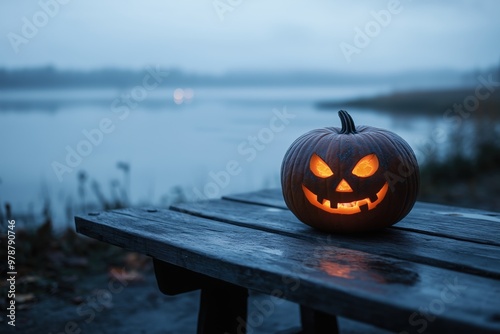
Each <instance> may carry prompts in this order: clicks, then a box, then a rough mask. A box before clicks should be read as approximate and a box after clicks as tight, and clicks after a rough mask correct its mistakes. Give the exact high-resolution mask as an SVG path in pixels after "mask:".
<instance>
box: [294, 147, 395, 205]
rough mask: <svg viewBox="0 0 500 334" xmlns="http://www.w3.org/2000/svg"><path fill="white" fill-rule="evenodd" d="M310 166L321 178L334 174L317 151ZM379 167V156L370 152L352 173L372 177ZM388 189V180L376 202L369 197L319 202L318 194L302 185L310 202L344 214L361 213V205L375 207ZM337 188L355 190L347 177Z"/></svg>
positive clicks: (340, 190) (342, 190)
mask: <svg viewBox="0 0 500 334" xmlns="http://www.w3.org/2000/svg"><path fill="white" fill-rule="evenodd" d="M309 168H310V169H311V172H313V174H314V175H316V176H317V177H320V178H327V177H330V176H332V175H333V172H332V170H331V168H330V167H329V166H328V164H327V163H326V162H325V161H323V159H321V158H320V157H319V156H318V155H317V154H315V153H313V155H312V156H311V159H310V161H309ZM378 168H379V162H378V158H377V156H376V155H375V154H368V155H366V156H365V157H363V158H362V159H361V160H359V161H358V163H357V164H356V166H354V168H353V170H352V173H353V174H354V175H356V176H358V177H370V176H372V175H373V174H375V172H376V171H377V170H378ZM388 189H389V184H388V183H387V182H386V183H385V184H384V185H383V186H382V188H380V190H379V191H378V192H377V199H376V200H375V201H374V202H372V201H371V200H370V199H369V198H368V197H367V198H363V199H360V200H356V201H352V202H348V203H331V201H330V200H327V199H323V201H322V202H321V203H320V202H318V196H317V195H316V194H315V193H313V192H312V191H310V190H309V189H307V187H306V186H304V185H302V191H303V192H304V195H305V196H306V198H307V200H308V201H309V203H311V204H312V205H314V206H315V207H317V208H319V209H321V210H323V211H326V212H329V213H337V214H343V215H351V214H355V213H359V212H361V207H362V206H363V205H367V207H368V210H372V209H374V208H375V207H376V206H377V205H378V204H379V203H380V202H382V200H383V199H384V197H385V195H386V194H387V190H388ZM335 190H336V191H337V192H353V189H352V188H351V186H350V185H349V183H347V181H346V180H345V179H342V180H341V181H340V183H339V184H338V186H337V188H336V189H335Z"/></svg>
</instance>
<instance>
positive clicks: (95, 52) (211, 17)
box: [0, 0, 500, 73]
mask: <svg viewBox="0 0 500 334" xmlns="http://www.w3.org/2000/svg"><path fill="white" fill-rule="evenodd" d="M58 1H59V2H60V3H64V4H60V3H59V2H58ZM389 2H390V1H368V0H366V1H356V2H354V1H348V0H343V1H327V0H318V1H285V0H280V1H264V0H252V1H250V0H246V1H245V0H221V1H217V0H216V1H213V0H199V1H166V0H145V1H131V0H107V1H105V2H102V1H96V0H87V1H77V0H41V1H22V2H20V1H2V2H1V4H0V22H1V27H0V36H1V38H0V67H16V68H18V67H31V66H45V65H54V66H56V67H59V68H63V69H64V68H71V69H94V68H102V67H120V68H134V69H142V68H143V67H144V66H145V65H148V64H159V65H161V66H164V67H179V68H181V69H184V70H187V71H202V72H208V73H223V72H226V71H230V70H240V69H246V70H254V69H258V70H291V69H294V70H297V69H304V70H321V71H343V72H350V71H355V72H364V71H368V72H377V71H390V72H397V71H400V70H415V69H417V70H418V69H441V68H446V69H459V70H468V69H474V68H484V67H488V66H492V65H497V64H498V63H499V62H500V39H499V37H500V20H499V19H498V17H499V14H500V1H494V0H491V1H472V0H471V1H464V0H462V1H431V0H420V1H419V0H413V1H411V0H401V1H400V4H399V6H397V9H398V10H397V13H395V14H394V13H393V14H391V17H390V19H389V21H388V23H387V22H384V24H385V25H386V26H383V25H381V24H380V23H377V22H376V20H375V18H374V16H373V13H372V12H373V11H374V12H376V13H379V12H380V10H384V11H387V10H388V3H389ZM42 4H45V5H42ZM54 4H57V6H54ZM231 4H232V5H231ZM215 5H217V6H215ZM43 7H45V10H44V9H43ZM216 7H217V8H218V9H217V8H216ZM47 8H49V9H47ZM42 11H43V12H42ZM44 12H48V14H44ZM389 13H390V12H389ZM36 20H38V21H37V22H38V25H39V26H40V27H38V28H36V29H38V31H36V32H34V33H33V31H29V32H30V34H31V35H33V36H29V38H27V37H26V36H24V35H23V31H22V30H23V26H25V25H26V24H27V23H26V22H29V23H28V25H29V24H34V23H36V22H34V21H36ZM372 21H373V22H372ZM370 22H372V23H370ZM370 24H371V26H372V29H375V30H374V32H373V31H372V35H373V37H370V38H369V39H370V40H369V44H368V45H367V46H363V47H357V50H358V51H359V52H358V53H353V54H351V57H350V60H351V61H350V62H348V61H347V60H346V58H345V57H344V54H343V52H342V50H341V47H340V45H341V44H342V43H344V46H345V45H347V44H349V45H351V46H353V47H356V44H355V40H354V39H355V36H356V34H357V33H356V29H357V28H359V29H360V30H361V31H364V32H365V31H366V30H365V28H366V27H367V25H368V26H370ZM376 25H378V26H379V28H380V29H379V31H376ZM35 27H36V26H35ZM24 30H26V28H25V29H24ZM28 30H29V29H28ZM13 36H15V37H13ZM18 37H21V40H23V42H22V43H20V42H19V39H18ZM13 38H14V39H15V40H16V41H17V42H16V43H18V44H17V46H16V47H15V48H17V51H18V53H16V52H15V50H14V49H15V48H13V47H12V40H13ZM365 42H366V41H365Z"/></svg>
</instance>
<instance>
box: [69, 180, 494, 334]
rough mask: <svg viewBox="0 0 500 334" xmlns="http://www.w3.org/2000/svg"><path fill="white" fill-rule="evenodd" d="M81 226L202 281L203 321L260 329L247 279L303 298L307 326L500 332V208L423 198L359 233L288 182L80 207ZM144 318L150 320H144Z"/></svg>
mask: <svg viewBox="0 0 500 334" xmlns="http://www.w3.org/2000/svg"><path fill="white" fill-rule="evenodd" d="M75 221H76V229H77V231H78V232H79V233H82V234H84V235H87V236H89V237H92V238H95V239H98V240H102V241H105V242H108V243H111V244H114V245H117V246H120V247H123V248H126V249H128V250H131V251H136V252H139V253H142V254H146V255H149V256H151V257H152V258H153V259H154V264H155V273H156V278H157V281H158V285H159V288H160V290H161V291H162V292H163V293H166V294H177V293H182V292H186V291H191V290H195V289H201V290H202V294H201V306H200V312H199V317H198V333H226V332H227V333H245V330H246V331H247V332H248V333H258V323H259V321H257V320H255V319H250V318H249V319H247V296H248V290H254V291H258V292H261V293H264V294H268V295H269V299H268V300H266V302H267V303H264V306H262V308H263V310H262V313H263V314H265V313H266V312H267V315H266V316H272V311H273V310H274V306H275V304H278V303H277V302H278V300H279V298H283V299H287V300H289V301H292V302H295V303H297V304H299V305H301V320H302V326H303V332H304V333H335V332H336V330H337V321H336V316H340V317H345V318H350V319H353V320H357V321H360V322H365V323H369V324H372V325H374V326H377V327H380V328H384V329H387V330H388V331H390V332H393V333H423V332H425V333H500V214H499V213H494V212H486V211H480V210H473V209H465V208H457V207H450V206H443V205H437V204H430V203H422V202H417V203H416V204H415V207H414V208H413V210H412V211H411V213H410V214H409V215H408V216H407V217H406V218H404V219H403V220H402V221H401V222H399V223H398V224H396V225H394V226H393V227H390V228H387V229H385V230H382V231H379V232H376V233H369V234H359V235H338V234H326V233H323V232H320V231H317V230H315V229H312V228H311V227H309V226H307V225H305V224H303V223H301V222H300V221H298V220H297V218H295V216H294V215H293V214H292V213H291V212H290V211H289V210H288V209H287V208H286V206H285V203H284V201H283V199H282V195H281V191H280V190H279V189H274V190H262V191H258V192H252V193H246V194H238V195H233V196H226V197H223V198H222V199H216V200H206V201H200V202H193V203H189V202H188V203H182V204H176V205H174V206H172V207H171V208H169V209H160V208H129V209H121V210H114V211H109V212H100V213H90V214H89V215H85V216H78V217H76V218H75ZM145 327H147V324H145Z"/></svg>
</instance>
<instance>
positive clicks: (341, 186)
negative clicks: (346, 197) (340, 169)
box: [335, 179, 353, 193]
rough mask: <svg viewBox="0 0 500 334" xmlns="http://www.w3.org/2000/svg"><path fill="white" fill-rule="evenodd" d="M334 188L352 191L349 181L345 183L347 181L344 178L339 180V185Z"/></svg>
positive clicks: (343, 191) (346, 191) (340, 190)
mask: <svg viewBox="0 0 500 334" xmlns="http://www.w3.org/2000/svg"><path fill="white" fill-rule="evenodd" d="M335 190H336V191H338V192H341V193H351V192H352V191H353V190H352V188H351V186H350V185H349V183H347V181H346V180H344V179H342V181H340V183H339V185H338V186H337V188H336V189H335Z"/></svg>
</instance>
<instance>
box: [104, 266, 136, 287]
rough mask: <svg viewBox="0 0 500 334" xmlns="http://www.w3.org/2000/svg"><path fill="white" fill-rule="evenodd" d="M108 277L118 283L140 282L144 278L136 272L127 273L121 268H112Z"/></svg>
mask: <svg viewBox="0 0 500 334" xmlns="http://www.w3.org/2000/svg"><path fill="white" fill-rule="evenodd" d="M109 276H110V277H111V278H114V279H115V280H117V281H120V282H131V283H136V282H142V281H144V276H143V275H142V274H141V273H140V272H138V271H137V270H130V271H127V270H126V269H123V268H116V267H113V268H111V269H110V270H109Z"/></svg>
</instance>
